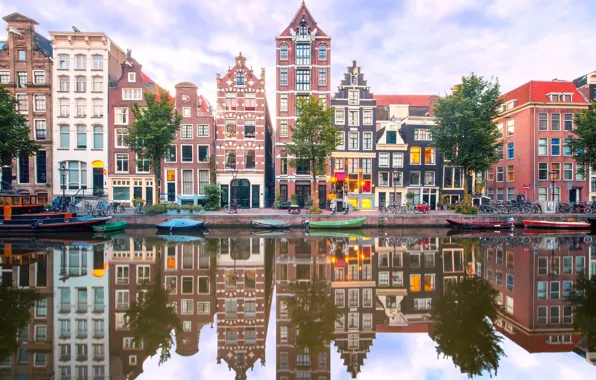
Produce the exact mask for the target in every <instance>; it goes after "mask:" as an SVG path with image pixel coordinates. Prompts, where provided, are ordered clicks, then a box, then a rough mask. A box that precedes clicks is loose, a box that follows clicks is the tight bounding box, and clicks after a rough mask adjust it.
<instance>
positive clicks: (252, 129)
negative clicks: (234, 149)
mask: <svg viewBox="0 0 596 380" xmlns="http://www.w3.org/2000/svg"><path fill="white" fill-rule="evenodd" d="M256 128H257V126H256V121H255V120H245V121H244V138H245V139H254V138H256V136H257V132H256Z"/></svg>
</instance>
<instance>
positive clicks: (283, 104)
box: [279, 94, 288, 112]
mask: <svg viewBox="0 0 596 380" xmlns="http://www.w3.org/2000/svg"><path fill="white" fill-rule="evenodd" d="M279 110H280V111H284V112H287V111H288V95H287V94H281V95H280V96H279Z"/></svg>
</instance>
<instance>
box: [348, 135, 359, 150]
mask: <svg viewBox="0 0 596 380" xmlns="http://www.w3.org/2000/svg"><path fill="white" fill-rule="evenodd" d="M348 149H349V150H358V132H353V131H350V133H349V134H348Z"/></svg>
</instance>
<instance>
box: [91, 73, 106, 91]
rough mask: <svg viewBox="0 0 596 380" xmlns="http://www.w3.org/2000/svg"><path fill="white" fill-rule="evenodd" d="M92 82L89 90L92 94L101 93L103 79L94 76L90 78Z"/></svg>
mask: <svg viewBox="0 0 596 380" xmlns="http://www.w3.org/2000/svg"><path fill="white" fill-rule="evenodd" d="M92 81H93V88H92V89H91V91H92V92H101V91H102V90H103V78H102V77H100V76H94V77H93V78H92Z"/></svg>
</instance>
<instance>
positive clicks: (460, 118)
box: [432, 73, 502, 203]
mask: <svg viewBox="0 0 596 380" xmlns="http://www.w3.org/2000/svg"><path fill="white" fill-rule="evenodd" d="M499 92H500V89H499V82H498V81H496V82H495V83H492V82H490V81H487V80H485V79H484V78H483V77H478V76H476V75H475V74H474V73H472V74H470V75H469V76H467V77H462V83H460V84H458V85H456V86H455V87H454V88H453V91H452V93H451V94H450V95H446V96H444V97H440V98H439V99H438V100H437V103H436V105H435V109H434V114H435V117H436V122H437V125H436V126H435V127H434V128H433V130H432V134H433V141H434V142H435V144H436V146H437V149H438V150H439V151H441V152H442V153H443V155H444V157H445V159H447V160H449V161H450V163H449V164H450V165H452V166H459V167H462V168H463V169H464V199H465V201H466V203H467V202H469V194H468V180H469V177H470V171H471V170H472V171H474V172H476V173H478V172H482V171H484V170H487V169H489V168H490V167H491V166H492V165H493V164H495V163H496V162H497V161H499V157H497V155H496V154H495V152H496V151H497V149H498V148H499V147H500V146H502V142H501V141H500V139H501V137H502V136H501V134H500V133H499V131H498V128H497V125H496V124H495V119H496V118H497V117H498V116H499V107H500V106H501V104H502V101H501V100H500V99H499Z"/></svg>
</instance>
